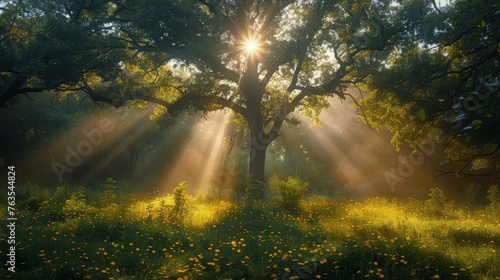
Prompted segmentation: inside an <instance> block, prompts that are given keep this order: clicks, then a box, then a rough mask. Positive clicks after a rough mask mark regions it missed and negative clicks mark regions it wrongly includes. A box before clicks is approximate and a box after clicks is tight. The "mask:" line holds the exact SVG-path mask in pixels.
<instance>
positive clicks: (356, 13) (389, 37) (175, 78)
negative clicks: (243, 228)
mask: <svg viewBox="0 0 500 280" xmlns="http://www.w3.org/2000/svg"><path fill="white" fill-rule="evenodd" d="M430 4H431V3H430V2H429V3H426V4H423V2H421V1H406V0H405V1H402V0H401V1H400V0H398V1H392V0H381V1H367V0H341V1H338V0H295V1H294V0H272V1H270V0H234V1H233V0H224V1H219V0H198V1H195V0H186V1H181V0H151V1H144V0H116V1H104V0H101V1H100V0H79V1H75V0H52V1H50V0H36V1H30V4H26V3H24V2H22V1H9V2H8V3H6V4H4V5H2V14H1V27H2V30H1V32H2V34H3V35H2V45H1V51H2V59H3V61H2V65H1V67H0V72H1V74H2V76H1V90H2V91H1V93H0V105H2V106H8V104H9V102H12V101H13V100H15V98H14V97H16V96H18V95H22V94H25V93H28V92H42V91H44V92H46V91H52V92H64V93H65V94H69V93H71V92H76V91H84V92H85V93H87V94H88V96H89V97H90V98H91V99H93V100H94V101H95V102H99V103H108V104H111V105H112V106H115V107H120V106H123V105H125V104H131V102H132V104H136V105H137V104H139V105H140V104H141V103H140V102H153V103H156V104H158V105H161V106H162V107H164V108H165V109H164V110H163V113H164V116H163V119H164V120H170V119H172V118H175V116H176V115H177V114H178V113H179V112H181V111H184V110H191V111H198V110H201V111H211V110H219V109H222V108H229V109H231V110H233V111H234V112H235V113H236V115H237V118H239V119H241V120H242V121H243V123H245V125H246V126H247V128H248V131H249V140H248V143H249V149H250V163H249V173H250V174H251V176H252V177H253V178H254V179H255V180H258V181H264V179H265V177H264V170H265V169H264V166H265V160H266V149H267V147H268V146H269V144H270V143H272V142H273V141H274V140H275V139H276V138H277V137H278V136H279V132H280V130H281V128H282V126H283V124H284V123H285V122H286V121H290V119H289V118H290V117H289V115H290V113H291V112H294V111H296V112H301V113H303V114H305V115H308V116H310V117H313V118H315V117H317V116H318V115H319V113H320V112H321V109H323V108H326V107H327V106H328V102H327V98H328V97H331V96H335V95H336V96H339V97H340V98H345V97H346V96H347V95H348V94H347V92H346V90H347V89H349V88H354V87H357V86H358V85H359V84H361V83H363V81H364V80H365V79H366V78H367V77H368V76H369V75H370V74H372V73H373V72H374V71H377V70H378V69H381V68H383V67H384V65H385V64H386V63H388V57H389V55H391V54H393V50H394V48H395V47H396V46H398V45H399V44H400V43H399V42H400V41H410V40H411V39H412V36H413V34H415V32H414V31H411V30H413V29H418V28H419V27H420V26H421V24H420V18H421V15H420V14H418V12H419V11H420V10H421V8H422V5H424V6H425V7H427V5H430ZM133 102H136V103H133ZM137 102H139V103H137Z"/></svg>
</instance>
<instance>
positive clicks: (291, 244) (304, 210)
mask: <svg viewBox="0 0 500 280" xmlns="http://www.w3.org/2000/svg"><path fill="white" fill-rule="evenodd" d="M68 197H69V198H68ZM2 201H7V200H6V199H5V200H2ZM174 205H175V201H174V199H173V197H172V196H171V195H154V196H153V195H151V196H147V197H146V196H139V195H124V196H116V195H113V194H110V193H104V194H101V195H99V196H94V197H91V196H89V195H88V194H86V193H85V192H84V190H82V189H80V190H78V191H75V192H68V190H67V189H66V190H63V189H59V190H58V191H56V193H55V194H52V195H48V194H47V193H43V192H39V193H33V192H32V193H31V195H30V196H29V197H28V196H27V197H25V199H23V198H22V197H20V198H18V201H17V205H16V214H15V215H16V217H17V220H16V228H15V239H16V244H15V270H16V272H11V271H8V268H9V266H10V265H9V264H8V262H7V261H8V259H7V258H8V256H7V254H8V253H9V251H10V249H9V248H10V247H9V246H10V245H9V244H8V237H9V236H8V234H7V233H6V231H4V230H2V231H1V232H2V235H1V236H0V244H2V245H0V250H1V252H0V254H1V256H0V259H1V260H2V263H4V264H5V265H4V266H3V269H2V272H1V274H2V275H3V276H1V277H0V278H2V279H6V278H7V279H47V280H48V279H500V255H499V254H500V252H499V250H500V217H499V215H498V213H494V212H493V210H492V209H490V208H484V209H476V210H469V209H467V208H461V207H457V206H453V205H451V204H447V205H443V207H442V208H440V209H435V208H429V204H428V203H427V202H426V201H415V200H409V201H404V202H403V201H399V200H387V199H384V198H372V199H368V200H365V201H362V202H356V201H352V200H331V199H328V198H325V197H317V196H316V197H309V198H306V199H304V200H303V201H302V202H301V204H300V206H299V207H298V208H297V209H291V210H288V211H284V210H282V209H280V208H279V207H277V206H276V205H275V204H273V203H272V202H270V203H253V204H251V205H246V206H242V205H241V204H237V203H234V202H228V201H222V200H216V199H214V200H207V199H206V198H205V199H201V198H198V199H196V198H190V199H189V201H188V202H187V204H186V205H185V208H183V211H182V212H179V213H180V214H178V215H174V214H173V212H172V209H174ZM0 210H1V214H0V218H1V219H2V220H3V221H7V218H8V216H7V213H8V212H7V206H6V205H2V207H1V208H0ZM184 210H185V211H184ZM6 223H7V222H6Z"/></svg>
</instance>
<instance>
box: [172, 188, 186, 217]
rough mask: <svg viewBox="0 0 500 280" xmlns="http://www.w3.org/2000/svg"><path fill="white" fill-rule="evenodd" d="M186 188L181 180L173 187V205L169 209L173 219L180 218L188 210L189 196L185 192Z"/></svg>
mask: <svg viewBox="0 0 500 280" xmlns="http://www.w3.org/2000/svg"><path fill="white" fill-rule="evenodd" d="M186 188H187V183H186V182H181V183H179V184H178V185H177V186H176V187H175V188H174V206H173V207H172V209H171V211H170V214H171V216H172V218H174V219H182V218H183V217H185V216H186V215H187V213H188V212H189V209H188V199H189V196H188V194H187V191H186Z"/></svg>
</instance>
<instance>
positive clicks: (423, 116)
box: [417, 108, 427, 121]
mask: <svg viewBox="0 0 500 280" xmlns="http://www.w3.org/2000/svg"><path fill="white" fill-rule="evenodd" d="M417 116H418V117H419V119H420V120H422V121H425V119H426V118H427V114H426V113H425V108H420V110H418V112H417Z"/></svg>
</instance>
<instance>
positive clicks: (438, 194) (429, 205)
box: [425, 188, 446, 216]
mask: <svg viewBox="0 0 500 280" xmlns="http://www.w3.org/2000/svg"><path fill="white" fill-rule="evenodd" d="M445 208H446V196H445V195H444V192H443V190H441V189H440V188H431V189H430V190H429V199H428V200H427V201H426V203H425V210H426V212H427V214H429V215H431V216H442V215H443V214H444V210H445Z"/></svg>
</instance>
